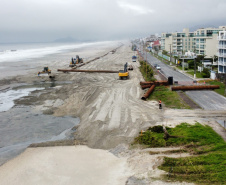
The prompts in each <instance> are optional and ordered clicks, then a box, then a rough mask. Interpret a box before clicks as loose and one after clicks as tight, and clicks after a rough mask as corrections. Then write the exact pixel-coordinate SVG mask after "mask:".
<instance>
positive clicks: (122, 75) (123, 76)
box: [118, 62, 129, 80]
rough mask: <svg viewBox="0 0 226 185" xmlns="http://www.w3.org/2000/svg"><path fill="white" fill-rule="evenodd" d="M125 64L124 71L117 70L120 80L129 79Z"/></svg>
mask: <svg viewBox="0 0 226 185" xmlns="http://www.w3.org/2000/svg"><path fill="white" fill-rule="evenodd" d="M127 66H128V64H127V62H126V63H125V65H124V70H119V73H118V76H119V79H120V80H124V79H128V78H129V72H128V69H127Z"/></svg>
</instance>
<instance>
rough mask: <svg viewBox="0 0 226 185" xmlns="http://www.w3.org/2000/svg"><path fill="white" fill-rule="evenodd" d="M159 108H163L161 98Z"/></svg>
mask: <svg viewBox="0 0 226 185" xmlns="http://www.w3.org/2000/svg"><path fill="white" fill-rule="evenodd" d="M159 109H162V101H161V100H159Z"/></svg>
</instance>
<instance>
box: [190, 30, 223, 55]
mask: <svg viewBox="0 0 226 185" xmlns="http://www.w3.org/2000/svg"><path fill="white" fill-rule="evenodd" d="M224 30H225V27H223V26H220V27H219V28H200V29H198V30H196V31H195V32H194V38H195V42H196V45H195V52H196V54H198V55H205V57H206V58H213V56H214V55H217V51H218V48H217V45H218V33H219V32H220V31H224Z"/></svg>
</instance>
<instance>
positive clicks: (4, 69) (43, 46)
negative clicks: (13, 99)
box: [0, 41, 118, 79]
mask: <svg viewBox="0 0 226 185" xmlns="http://www.w3.org/2000/svg"><path fill="white" fill-rule="evenodd" d="M117 43H118V42H116V41H104V42H89V43H88V42H86V43H21V44H0V79H3V78H6V77H9V76H16V75H23V74H25V73H28V72H29V71H31V70H32V69H36V68H37V67H39V66H40V69H42V68H43V65H48V64H49V63H51V62H62V61H68V62H69V61H70V60H71V57H75V55H77V54H78V55H79V51H84V50H87V51H88V50H93V49H97V48H102V47H107V46H110V45H113V44H114V45H117ZM67 54H68V55H67ZM80 57H82V56H80ZM82 58H83V57H82Z"/></svg>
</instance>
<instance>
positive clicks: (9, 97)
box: [0, 88, 44, 112]
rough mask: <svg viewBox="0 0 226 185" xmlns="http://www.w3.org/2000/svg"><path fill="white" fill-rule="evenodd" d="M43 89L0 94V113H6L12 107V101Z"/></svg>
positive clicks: (28, 89) (10, 91)
mask: <svg viewBox="0 0 226 185" xmlns="http://www.w3.org/2000/svg"><path fill="white" fill-rule="evenodd" d="M41 89H44V88H27V89H18V90H9V91H6V92H0V112H4V111H7V110H9V109H11V108H12V107H13V106H14V100H16V99H19V98H21V97H23V96H27V95H29V93H30V92H32V91H35V90H41Z"/></svg>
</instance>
